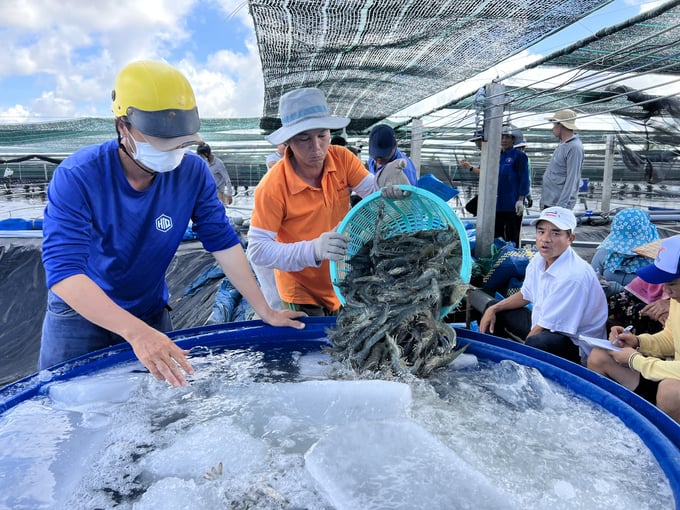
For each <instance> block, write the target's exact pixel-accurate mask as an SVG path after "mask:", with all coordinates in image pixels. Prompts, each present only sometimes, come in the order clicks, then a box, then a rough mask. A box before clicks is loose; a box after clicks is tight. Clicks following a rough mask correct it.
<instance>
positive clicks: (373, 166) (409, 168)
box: [368, 149, 418, 186]
mask: <svg viewBox="0 0 680 510" xmlns="http://www.w3.org/2000/svg"><path fill="white" fill-rule="evenodd" d="M395 159H404V160H406V168H404V174H406V178H407V179H408V182H409V184H410V185H411V186H417V185H418V173H417V171H416V166H415V165H414V164H413V161H411V158H409V157H408V156H407V155H406V154H404V153H403V152H401V151H400V150H399V149H396V150H395V151H394V155H393V156H392V158H391V159H390V161H388V163H390V162H392V161H394V160H395ZM384 166H385V165H382V166H378V164H377V163H376V162H375V159H373V158H368V171H369V172H371V173H372V174H373V175H378V174H379V173H380V170H382V168H383V167H384Z"/></svg>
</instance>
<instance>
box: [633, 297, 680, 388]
mask: <svg viewBox="0 0 680 510" xmlns="http://www.w3.org/2000/svg"><path fill="white" fill-rule="evenodd" d="M638 340H639V341H640V349H639V350H640V353H641V355H635V356H634V357H633V358H632V359H631V362H630V364H631V368H633V369H634V370H637V371H638V372H640V373H641V374H642V376H643V377H644V378H645V379H650V380H652V381H660V380H661V379H680V303H678V302H677V301H676V300H675V299H671V306H670V309H669V311H668V319H667V320H666V325H665V326H664V328H663V329H662V330H661V331H659V332H658V333H655V334H653V335H650V334H647V333H645V334H642V335H638Z"/></svg>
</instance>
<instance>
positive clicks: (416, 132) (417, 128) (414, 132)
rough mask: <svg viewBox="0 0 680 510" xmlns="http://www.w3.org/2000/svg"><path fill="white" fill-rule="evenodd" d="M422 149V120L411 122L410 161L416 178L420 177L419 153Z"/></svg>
mask: <svg viewBox="0 0 680 510" xmlns="http://www.w3.org/2000/svg"><path fill="white" fill-rule="evenodd" d="M422 148H423V120H422V119H415V118H414V119H412V120H411V155H410V158H411V161H413V165H414V166H415V167H416V177H420V164H421V159H422V158H421V152H422Z"/></svg>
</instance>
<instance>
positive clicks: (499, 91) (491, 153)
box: [475, 83, 505, 258]
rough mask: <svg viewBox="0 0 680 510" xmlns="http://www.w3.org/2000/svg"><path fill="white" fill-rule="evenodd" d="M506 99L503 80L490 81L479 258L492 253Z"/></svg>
mask: <svg viewBox="0 0 680 510" xmlns="http://www.w3.org/2000/svg"><path fill="white" fill-rule="evenodd" d="M504 103H505V86H504V85H502V84H500V83H490V84H488V85H487V86H486V106H485V108H484V140H483V141H482V162H481V165H480V167H481V172H480V174H479V203H478V206H477V240H476V242H475V257H477V258H480V257H482V258H488V257H490V256H491V245H492V244H493V240H494V229H495V227H496V195H497V192H498V164H499V162H500V151H501V130H502V127H503V104H504Z"/></svg>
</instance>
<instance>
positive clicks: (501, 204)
mask: <svg viewBox="0 0 680 510" xmlns="http://www.w3.org/2000/svg"><path fill="white" fill-rule="evenodd" d="M528 194H529V159H528V158H527V155H526V154H525V153H523V152H522V151H521V150H519V149H515V148H512V147H511V148H510V149H508V150H506V151H503V152H501V156H500V160H499V164H498V190H497V193H496V211H500V212H510V211H513V212H514V211H515V203H516V202H517V200H519V197H520V196H521V197H526V196H527V195H528Z"/></svg>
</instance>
